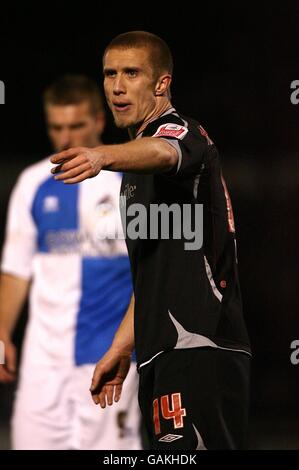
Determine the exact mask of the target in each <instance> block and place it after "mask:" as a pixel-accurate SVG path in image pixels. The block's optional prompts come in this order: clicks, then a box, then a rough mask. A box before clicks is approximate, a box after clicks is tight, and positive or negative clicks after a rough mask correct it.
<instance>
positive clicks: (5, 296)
mask: <svg viewBox="0 0 299 470" xmlns="http://www.w3.org/2000/svg"><path fill="white" fill-rule="evenodd" d="M29 284H30V282H29V281H28V280H25V279H22V278H19V277H16V276H12V275H10V274H4V273H1V276H0V334H1V335H3V336H8V337H9V336H11V334H12V332H13V330H14V327H15V325H16V322H17V320H18V317H19V315H20V312H21V309H22V307H23V305H24V302H25V299H26V296H27V293H28V288H29Z"/></svg>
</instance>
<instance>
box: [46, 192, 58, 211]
mask: <svg viewBox="0 0 299 470" xmlns="http://www.w3.org/2000/svg"><path fill="white" fill-rule="evenodd" d="M58 210H59V199H58V197H56V196H47V197H45V199H44V201H43V211H44V212H56V211H58Z"/></svg>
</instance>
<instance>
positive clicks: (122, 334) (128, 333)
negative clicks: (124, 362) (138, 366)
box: [112, 295, 135, 354]
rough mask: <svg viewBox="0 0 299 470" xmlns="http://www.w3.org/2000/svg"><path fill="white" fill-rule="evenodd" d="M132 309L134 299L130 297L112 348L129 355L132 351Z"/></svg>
mask: <svg viewBox="0 0 299 470" xmlns="http://www.w3.org/2000/svg"><path fill="white" fill-rule="evenodd" d="M134 307H135V298H134V295H132V298H131V301H130V304H129V307H128V309H127V312H126V314H125V316H124V318H123V320H122V322H121V324H120V326H119V328H118V330H117V332H116V333H115V336H114V340H113V343H112V348H113V349H117V350H119V351H121V352H123V353H125V354H126V353H128V354H131V353H132V351H133V349H134Z"/></svg>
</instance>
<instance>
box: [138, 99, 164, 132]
mask: <svg viewBox="0 0 299 470" xmlns="http://www.w3.org/2000/svg"><path fill="white" fill-rule="evenodd" d="M170 108H172V104H171V102H170V101H169V99H168V98H166V97H163V99H161V101H157V104H156V106H155V108H154V109H153V111H152V112H151V113H150V114H149V116H148V117H147V118H146V119H145V120H144V121H143V123H142V124H141V125H140V127H138V128H137V129H136V135H137V134H140V132H142V131H143V130H144V129H145V128H146V126H147V125H148V124H149V123H150V122H152V121H155V120H156V119H157V118H158V117H159V116H161V115H162V114H164V113H165V112H166V111H167V110H168V109H170Z"/></svg>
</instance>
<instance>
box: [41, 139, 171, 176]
mask: <svg viewBox="0 0 299 470" xmlns="http://www.w3.org/2000/svg"><path fill="white" fill-rule="evenodd" d="M178 158H179V157H178V153H177V150H176V149H175V148H174V147H173V146H172V145H170V144H169V143H168V142H167V141H166V140H164V139H156V138H153V137H143V138H141V139H137V140H133V141H131V142H127V143H125V144H117V145H101V146H99V147H96V148H93V149H91V148H86V147H77V148H72V149H69V150H65V151H63V152H60V153H57V154H56V155H53V156H52V157H51V159H50V160H51V162H52V163H54V164H56V165H57V166H56V167H54V168H53V169H52V173H53V174H55V179H57V180H62V181H64V183H80V182H81V181H83V180H85V179H87V178H92V177H93V176H96V175H97V174H98V173H99V172H100V171H101V170H111V171H127V172H132V173H133V172H138V173H154V172H163V171H167V170H169V169H171V168H172V167H174V166H175V165H176V164H177V161H178Z"/></svg>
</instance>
